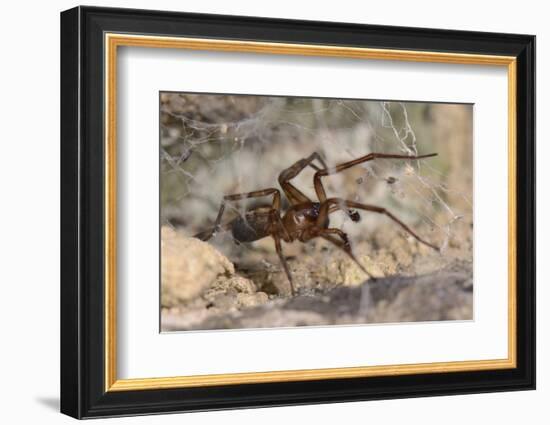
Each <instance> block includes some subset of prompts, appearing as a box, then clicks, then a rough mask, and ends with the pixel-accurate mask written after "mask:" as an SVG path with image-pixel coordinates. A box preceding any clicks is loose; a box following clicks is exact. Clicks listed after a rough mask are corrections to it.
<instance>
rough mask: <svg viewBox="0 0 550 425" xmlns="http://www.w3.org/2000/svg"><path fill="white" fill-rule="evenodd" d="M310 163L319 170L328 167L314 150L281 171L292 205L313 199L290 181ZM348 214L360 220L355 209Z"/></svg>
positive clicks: (281, 178) (281, 182)
mask: <svg viewBox="0 0 550 425" xmlns="http://www.w3.org/2000/svg"><path fill="white" fill-rule="evenodd" d="M315 160H317V161H319V162H320V163H321V165H322V168H319V167H318V166H317V165H315V164H314V162H313V161H315ZM308 165H309V166H310V167H311V168H313V169H314V170H315V171H317V172H319V171H323V170H327V169H328V167H327V164H326V162H325V160H324V159H323V157H322V156H321V155H320V154H319V153H318V152H313V153H312V154H311V155H310V156H308V157H307V158H302V159H300V160H298V161H296V162H295V163H294V164H293V165H291V166H290V167H288V168H286V169H285V170H283V171H281V173H280V174H279V184H280V185H281V187H282V188H283V191H284V193H285V195H286V197H287V198H288V200H289V202H290V204H291V205H296V204H300V203H303V202H312V201H311V199H309V198H308V197H307V196H306V195H305V194H304V193H303V192H301V191H300V190H299V189H297V188H296V186H294V185H293V184H292V183H290V180H292V179H293V178H294V177H296V176H297V175H298V174H300V173H301V172H302V171H303V169H304V168H306V167H307V166H308ZM336 209H338V208H336ZM335 211H336V210H335ZM346 214H347V215H348V216H349V218H350V219H351V220H353V221H355V222H357V221H359V219H360V217H359V215H358V214H357V213H356V212H355V211H351V210H350V211H346Z"/></svg>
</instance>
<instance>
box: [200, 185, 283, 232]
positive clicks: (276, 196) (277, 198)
mask: <svg viewBox="0 0 550 425" xmlns="http://www.w3.org/2000/svg"><path fill="white" fill-rule="evenodd" d="M268 195H273V202H272V204H271V205H272V208H273V209H274V210H276V211H277V213H279V211H280V209H281V192H279V189H275V188H269V189H263V190H255V191H252V192H246V193H237V194H234V195H225V196H224V197H223V200H222V203H221V205H220V209H219V211H218V216H217V217H216V221H215V222H214V227H212V228H211V229H209V230H205V231H203V232H199V233H197V234H196V235H195V236H194V237H195V238H197V239H200V240H203V241H207V240H209V239H210V238H211V237H212V236H214V234H216V233H217V232H219V231H220V230H222V229H226V225H222V224H221V221H222V217H223V213H224V211H225V204H226V203H227V202H235V201H240V200H242V199H249V198H261V197H262V196H268Z"/></svg>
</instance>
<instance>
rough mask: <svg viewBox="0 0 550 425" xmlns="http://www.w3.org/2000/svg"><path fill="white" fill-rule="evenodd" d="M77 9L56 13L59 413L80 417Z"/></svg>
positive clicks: (78, 30)
mask: <svg viewBox="0 0 550 425" xmlns="http://www.w3.org/2000/svg"><path fill="white" fill-rule="evenodd" d="M79 18H80V10H79V8H74V9H70V10H67V11H65V12H63V13H62V14H61V40H60V43H61V85H60V87H61V123H60V125H61V152H60V157H61V174H60V175H61V181H60V189H61V291H60V292H61V293H60V295H61V300H60V301H61V316H60V327H61V340H60V342H61V347H60V351H61V359H60V361H61V365H60V366H61V379H60V392H61V394H60V395H61V397H60V411H61V412H62V413H65V414H67V415H69V416H72V417H75V418H81V417H82V411H81V400H82V395H81V391H80V388H81V380H80V364H81V362H80V358H81V350H80V349H81V347H80V344H79V335H80V334H81V330H80V329H79V323H80V320H79V314H80V311H79V310H80V308H79V305H80V299H79V285H80V279H79V271H78V264H79V258H78V257H79V254H80V252H81V251H80V247H79V240H78V234H79V229H78V227H79V219H78V216H79V208H80V205H79V187H78V181H79V173H80V168H79V163H78V152H79V144H80V134H79V132H80V129H79V117H78V115H79V111H80V105H79V102H80V98H79V93H80V90H79V85H80V79H79V73H80V57H79V53H80V46H79V44H80V27H79V21H80V19H79Z"/></svg>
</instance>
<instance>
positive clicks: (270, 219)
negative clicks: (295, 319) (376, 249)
mask: <svg viewBox="0 0 550 425" xmlns="http://www.w3.org/2000/svg"><path fill="white" fill-rule="evenodd" d="M435 155H437V154H436V153H432V154H428V155H418V156H408V155H398V154H386V153H370V154H368V155H365V156H362V157H361V158H357V159H354V160H352V161H348V162H344V163H343V164H339V165H336V166H334V167H331V168H329V167H327V165H326V164H325V161H324V160H323V159H322V157H321V156H320V155H319V154H318V153H317V152H314V153H312V154H311V155H310V156H309V157H307V158H303V159H300V160H299V161H297V162H296V163H295V164H294V165H292V166H291V167H289V168H287V169H285V170H283V171H282V172H281V173H280V174H279V184H280V185H281V188H282V189H283V192H284V193H285V195H286V197H287V199H288V202H289V203H290V207H289V208H288V209H287V210H286V211H283V215H282V216H281V212H282V211H281V193H280V191H279V189H275V188H269V189H263V190H256V191H253V192H247V193H239V194H235V195H226V196H224V198H223V201H222V204H221V206H220V210H219V212H218V216H217V218H216V222H215V224H214V227H212V228H211V229H209V230H206V231H204V232H201V233H198V234H197V235H195V237H196V238H199V239H201V240H203V241H206V240H208V239H210V238H211V237H212V236H213V235H214V234H215V233H216V232H218V231H219V230H221V229H225V230H231V233H232V235H233V239H234V240H235V242H237V243H240V242H254V241H257V240H258V239H262V238H265V237H267V236H271V237H273V239H274V241H275V249H276V250H277V254H278V255H279V258H280V260H281V263H282V265H283V267H284V269H285V273H286V275H287V277H288V281H289V283H290V289H291V292H292V293H293V294H294V293H295V291H294V284H293V280H292V274H291V273H290V270H289V268H288V265H287V262H286V259H285V257H284V255H283V251H282V247H281V240H283V241H285V242H292V241H294V240H299V241H300V242H307V241H309V240H311V239H313V238H318V237H320V238H323V239H325V240H327V241H329V242H330V243H332V244H334V245H336V246H337V247H338V248H340V249H342V250H343V251H344V252H346V254H347V255H349V256H350V258H351V259H352V260H353V261H354V262H355V263H356V264H357V265H358V266H359V267H360V268H361V270H363V272H365V273H366V274H367V275H368V276H371V275H370V273H369V272H368V271H367V270H366V269H365V268H364V267H363V266H362V265H361V263H359V261H358V260H357V258H356V257H355V255H354V254H353V251H352V249H351V244H350V241H349V238H348V236H347V234H346V233H344V232H343V231H342V230H340V229H336V228H330V227H329V224H330V219H329V215H330V214H331V213H333V212H335V211H338V210H341V211H344V212H345V213H346V214H347V215H348V217H349V218H350V219H351V220H353V221H354V222H357V221H359V220H360V215H359V213H358V212H357V211H356V210H363V211H371V212H374V213H378V214H384V215H386V216H387V217H389V218H390V219H391V220H393V221H394V222H396V223H397V224H399V225H400V226H401V227H402V228H403V229H405V230H406V231H407V232H408V233H409V234H411V235H412V236H413V237H414V238H415V239H417V240H418V241H419V242H421V243H423V244H424V245H427V246H429V247H430V248H433V249H435V250H438V248H437V247H436V246H435V245H433V244H431V243H429V242H426V241H425V240H423V239H422V238H421V237H420V236H418V235H417V234H416V233H415V232H413V231H412V230H411V229H410V228H409V227H408V226H407V225H406V224H405V223H403V222H402V221H401V220H399V219H398V218H397V217H395V216H394V215H393V214H392V213H390V212H389V211H388V210H386V209H385V208H383V207H378V206H375V205H367V204H361V203H359V202H355V201H350V200H346V199H342V198H327V195H326V192H325V188H324V187H323V184H322V182H321V178H322V177H324V176H328V175H331V174H336V173H339V172H340V171H343V170H346V169H348V168H350V167H353V166H354V165H357V164H361V163H363V162H367V161H370V160H373V159H376V158H387V159H408V160H415V159H422V158H429V157H432V156H435ZM315 160H317V161H319V163H320V164H321V167H319V166H317V165H315V164H314V163H313V161H315ZM307 166H310V167H312V168H313V169H315V175H314V177H313V185H314V187H315V193H316V195H317V198H318V201H312V200H311V199H309V198H308V197H307V196H306V195H304V194H303V193H302V192H301V191H300V190H298V189H297V188H296V187H295V186H294V185H292V184H291V183H290V180H292V179H293V178H294V177H296V176H297V175H298V174H299V173H300V172H301V171H302V170H303V169H304V168H306V167H307ZM268 195H273V201H272V203H271V205H270V206H260V207H254V208H249V209H248V210H246V212H245V213H244V216H239V217H237V218H235V219H233V220H232V221H230V222H228V223H225V224H222V217H223V212H224V210H225V205H226V203H227V202H234V201H239V200H242V199H248V198H258V197H262V196H268Z"/></svg>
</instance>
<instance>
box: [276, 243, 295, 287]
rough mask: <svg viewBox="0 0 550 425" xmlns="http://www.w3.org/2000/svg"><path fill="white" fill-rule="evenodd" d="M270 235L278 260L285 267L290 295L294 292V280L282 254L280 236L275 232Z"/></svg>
mask: <svg viewBox="0 0 550 425" xmlns="http://www.w3.org/2000/svg"><path fill="white" fill-rule="evenodd" d="M271 236H272V237H273V240H274V241H275V250H276V251H277V255H278V256H279V260H280V261H281V264H282V265H283V268H284V269H285V273H286V277H287V278H288V283H290V293H291V294H292V295H295V293H296V292H295V290H294V281H293V279H292V274H291V273H290V269H289V268H288V264H287V262H286V258H285V256H284V254H283V248H282V246H281V238H280V237H279V235H278V234H277V233H273V234H272V235H271Z"/></svg>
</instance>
